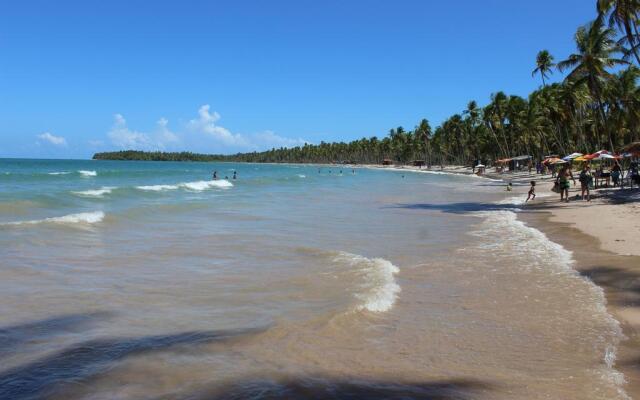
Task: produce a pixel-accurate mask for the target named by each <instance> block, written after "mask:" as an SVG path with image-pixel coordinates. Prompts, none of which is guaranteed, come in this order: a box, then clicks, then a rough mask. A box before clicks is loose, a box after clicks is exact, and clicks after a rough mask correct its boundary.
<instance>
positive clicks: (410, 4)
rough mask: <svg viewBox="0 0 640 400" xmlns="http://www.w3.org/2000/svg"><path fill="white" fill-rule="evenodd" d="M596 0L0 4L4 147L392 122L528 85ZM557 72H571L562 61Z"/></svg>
mask: <svg viewBox="0 0 640 400" xmlns="http://www.w3.org/2000/svg"><path fill="white" fill-rule="evenodd" d="M594 15H595V0H593V1H591V0H562V1H558V0H538V1H535V2H531V1H528V2H525V1H514V0H483V1H477V0H466V1H458V2H454V1H449V2H436V1H427V0H423V1H418V0H416V1H402V0H396V1H376V0H370V1H360V0H350V1H347V0H341V1H338V0H335V1H334V0H327V1H310V0H297V1H277V0H274V1H257V0H256V1H188V0H183V1H172V2H168V1H153V2H149V1H134V0H129V1H78V2H70V1H28V0H25V1H14V2H2V3H1V4H0V157H54V158H89V157H91V155H92V154H93V153H94V152H96V151H106V150H118V149H123V148H138V149H164V150H167V151H173V150H191V151H197V152H205V153H211V152H215V153H232V152H238V151H251V150H262V149H266V148H270V147H272V146H278V147H279V146H281V145H286V146H289V145H296V144H298V143H303V142H305V141H308V142H311V143H319V142H320V141H322V140H324V141H348V140H352V139H357V138H361V137H363V136H367V137H368V136H373V135H376V136H378V137H382V136H384V135H386V134H387V133H388V131H389V129H391V128H393V127H397V126H400V125H401V126H403V127H405V128H407V129H410V128H412V127H413V126H415V125H416V124H417V123H418V121H419V120H420V119H421V118H427V119H428V120H429V121H430V122H431V124H432V126H436V125H438V124H439V123H440V122H441V121H442V120H443V119H445V118H446V117H448V116H450V115H451V114H453V113H456V112H460V111H461V110H463V109H464V107H465V105H466V104H467V102H468V101H469V100H472V99H474V100H477V101H478V102H479V103H480V104H485V103H486V102H487V101H488V98H489V96H490V94H491V93H493V92H496V91H498V90H503V91H505V92H507V93H509V94H518V95H527V94H528V93H529V92H530V91H531V90H533V89H535V88H536V87H537V86H539V84H540V82H539V79H534V78H532V77H531V71H532V69H533V67H534V60H535V55H536V53H537V52H538V50H541V49H548V50H550V51H551V53H552V54H553V55H555V57H556V59H557V60H559V59H563V58H564V57H566V56H567V55H568V54H569V53H570V52H572V51H573V50H574V44H573V34H574V33H575V30H576V28H577V27H578V26H579V25H582V24H584V23H586V22H588V21H589V20H590V19H592V18H593V17H594ZM554 78H555V79H560V77H559V76H558V75H557V73H556V75H555V76H554Z"/></svg>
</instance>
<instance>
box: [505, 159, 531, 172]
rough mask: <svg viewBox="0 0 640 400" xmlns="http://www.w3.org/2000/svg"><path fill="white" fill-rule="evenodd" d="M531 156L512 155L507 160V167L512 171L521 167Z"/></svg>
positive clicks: (528, 161) (526, 163)
mask: <svg viewBox="0 0 640 400" xmlns="http://www.w3.org/2000/svg"><path fill="white" fill-rule="evenodd" d="M532 158H533V157H531V156H518V157H513V158H512V159H511V160H509V169H510V170H512V171H514V170H519V169H522V168H523V167H525V166H526V165H528V164H529V163H530V162H531V159H532Z"/></svg>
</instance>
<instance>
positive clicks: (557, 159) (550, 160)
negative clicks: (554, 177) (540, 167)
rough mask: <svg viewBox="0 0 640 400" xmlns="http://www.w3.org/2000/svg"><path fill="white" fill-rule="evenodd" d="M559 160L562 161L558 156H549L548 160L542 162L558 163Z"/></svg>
mask: <svg viewBox="0 0 640 400" xmlns="http://www.w3.org/2000/svg"><path fill="white" fill-rule="evenodd" d="M558 161H562V160H561V159H560V158H557V157H550V158H547V159H546V160H544V161H543V162H542V163H543V164H556V163H557V162H558Z"/></svg>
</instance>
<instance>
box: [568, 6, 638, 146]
mask: <svg viewBox="0 0 640 400" xmlns="http://www.w3.org/2000/svg"><path fill="white" fill-rule="evenodd" d="M615 35H616V32H615V31H614V30H613V29H612V28H608V27H605V26H604V24H603V22H602V18H596V20H595V21H593V22H591V23H590V24H588V25H586V26H581V27H580V28H578V31H577V32H576V35H575V41H576V46H577V50H578V52H577V53H574V54H571V55H570V56H569V58H567V59H566V60H564V61H561V62H559V63H558V69H559V70H560V71H561V72H564V71H566V70H568V69H571V72H569V74H568V75H567V77H566V79H565V82H572V83H573V84H575V85H580V84H582V83H584V84H586V85H587V87H588V88H589V91H590V92H591V95H592V96H593V98H594V99H595V100H596V101H597V103H598V109H599V111H600V117H601V122H602V125H601V127H602V129H603V130H605V131H608V134H609V146H611V149H612V150H613V139H612V136H611V131H610V130H608V129H607V116H606V112H605V107H604V103H603V91H604V86H605V84H606V82H607V80H608V79H610V78H611V76H612V75H611V73H609V71H608V69H609V68H612V67H615V66H617V65H623V64H628V63H627V62H626V61H624V60H623V59H620V58H615V55H616V54H617V53H621V52H622V48H621V47H620V46H619V45H618V44H617V43H616V41H615Z"/></svg>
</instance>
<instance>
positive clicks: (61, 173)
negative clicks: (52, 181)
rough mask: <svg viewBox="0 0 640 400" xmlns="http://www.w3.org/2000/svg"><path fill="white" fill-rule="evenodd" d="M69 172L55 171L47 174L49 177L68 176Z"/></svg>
mask: <svg viewBox="0 0 640 400" xmlns="http://www.w3.org/2000/svg"><path fill="white" fill-rule="evenodd" d="M70 173H71V172H69V171H56V172H49V175H69V174H70Z"/></svg>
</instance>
